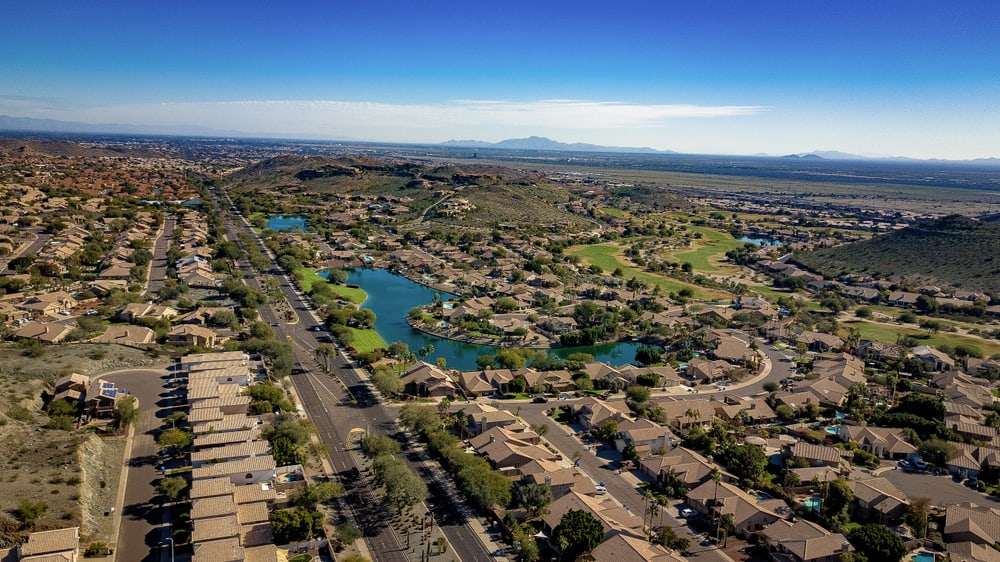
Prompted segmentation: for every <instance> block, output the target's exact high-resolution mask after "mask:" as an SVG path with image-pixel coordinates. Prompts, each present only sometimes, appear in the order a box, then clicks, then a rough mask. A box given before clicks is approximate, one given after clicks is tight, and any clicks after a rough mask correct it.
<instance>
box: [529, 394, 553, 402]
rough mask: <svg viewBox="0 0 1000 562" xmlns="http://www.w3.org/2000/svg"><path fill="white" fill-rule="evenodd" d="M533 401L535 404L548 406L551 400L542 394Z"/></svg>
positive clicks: (533, 398)
mask: <svg viewBox="0 0 1000 562" xmlns="http://www.w3.org/2000/svg"><path fill="white" fill-rule="evenodd" d="M531 401H532V402H533V403H535V404H548V402H549V399H548V398H546V397H544V396H542V395H541V394H536V395H534V396H533V397H532V398H531Z"/></svg>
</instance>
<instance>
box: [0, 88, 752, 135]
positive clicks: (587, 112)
mask: <svg viewBox="0 0 1000 562" xmlns="http://www.w3.org/2000/svg"><path fill="white" fill-rule="evenodd" d="M4 101H6V102H7V103H4ZM19 105H20V106H22V108H23V104H21V103H16V102H14V101H13V100H9V99H8V100H4V99H3V98H0V111H3V109H4V106H8V107H10V106H19ZM32 109H33V111H31V113H32V114H31V115H30V116H31V117H47V118H52V119H64V120H71V121H84V122H88V123H121V124H129V125H149V126H169V127H179V126H198V127H199V128H212V129H218V130H230V131H242V132H248V133H262V134H263V133H266V134H286V135H308V136H318V137H336V136H350V137H355V138H359V137H361V138H363V137H370V138H382V139H397V140H435V139H444V138H448V137H452V136H455V135H473V136H476V137H479V138H487V139H490V138H491V137H492V138H494V139H495V138H498V137H502V136H504V135H510V134H531V133H539V134H543V133H544V132H546V131H548V132H551V131H567V132H572V131H584V130H586V131H602V130H603V131H609V130H623V129H636V128H656V127H662V126H665V125H666V124H667V123H668V122H670V121H673V120H678V119H718V118H732V117H740V116H747V115H753V114H757V113H761V112H765V111H768V109H769V108H768V107H764V106H756V105H693V104H639V103H628V102H621V101H591V100H579V99H547V100H535V101H506V100H475V99H457V100H451V101H445V102H440V103H421V104H403V103H383V102H377V101H340V100H234V101H210V102H164V103H147V104H122V105H107V106H92V107H88V108H81V107H73V108H68V107H64V108H59V107H51V106H50V107H40V106H38V105H35V107H33V108H32Z"/></svg>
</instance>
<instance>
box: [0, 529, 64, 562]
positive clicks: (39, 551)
mask: <svg viewBox="0 0 1000 562" xmlns="http://www.w3.org/2000/svg"><path fill="white" fill-rule="evenodd" d="M12 554H13V556H14V558H13V560H18V561H23V562H76V561H77V560H81V559H83V557H82V556H81V555H80V528H79V527H68V528H65V529H53V530H51V531H36V532H34V533H31V534H29V535H28V540H27V541H26V542H25V543H24V544H21V545H18V546H16V547H14V548H13V549H8V550H6V551H4V550H0V559H2V560H4V561H6V560H9V559H11V555H12Z"/></svg>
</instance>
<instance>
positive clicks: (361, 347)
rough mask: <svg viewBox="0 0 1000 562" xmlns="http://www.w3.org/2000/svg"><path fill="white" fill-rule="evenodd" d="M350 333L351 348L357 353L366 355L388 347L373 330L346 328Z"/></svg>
mask: <svg viewBox="0 0 1000 562" xmlns="http://www.w3.org/2000/svg"><path fill="white" fill-rule="evenodd" d="M348 330H350V331H351V347H352V348H354V350H355V351H357V352H358V353H368V352H370V351H375V350H376V349H383V348H386V347H389V344H387V343H386V342H385V340H384V339H382V336H380V335H379V333H378V332H376V331H375V329H374V328H365V329H361V328H348Z"/></svg>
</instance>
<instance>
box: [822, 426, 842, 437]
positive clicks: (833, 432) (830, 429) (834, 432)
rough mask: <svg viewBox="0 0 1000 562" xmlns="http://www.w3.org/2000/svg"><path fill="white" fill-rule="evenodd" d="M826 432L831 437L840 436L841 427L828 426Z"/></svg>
mask: <svg viewBox="0 0 1000 562" xmlns="http://www.w3.org/2000/svg"><path fill="white" fill-rule="evenodd" d="M824 431H826V432H827V433H828V434H830V435H840V426H839V425H828V426H826V428H825V429H824Z"/></svg>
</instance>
